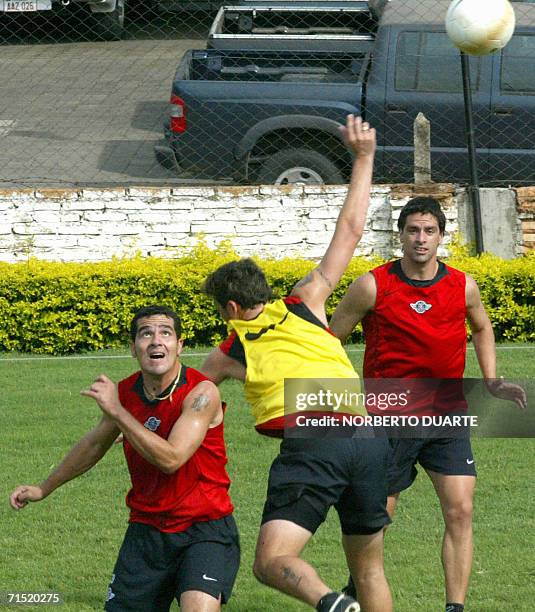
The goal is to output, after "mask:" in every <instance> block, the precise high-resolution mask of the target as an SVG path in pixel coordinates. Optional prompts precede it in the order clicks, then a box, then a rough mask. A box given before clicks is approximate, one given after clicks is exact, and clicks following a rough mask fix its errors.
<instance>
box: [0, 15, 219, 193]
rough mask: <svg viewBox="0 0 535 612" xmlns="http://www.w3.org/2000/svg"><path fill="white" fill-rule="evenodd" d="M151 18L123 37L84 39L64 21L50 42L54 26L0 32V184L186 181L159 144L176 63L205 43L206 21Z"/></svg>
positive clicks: (11, 185)
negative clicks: (18, 35) (160, 157)
mask: <svg viewBox="0 0 535 612" xmlns="http://www.w3.org/2000/svg"><path fill="white" fill-rule="evenodd" d="M177 24H180V27H179V26H178V25H177ZM208 24H209V22H208ZM142 25H144V26H145V27H142V26H141V25H140V24H139V23H138V24H130V27H129V31H128V34H127V36H128V39H127V40H123V41H117V42H80V41H76V40H73V36H71V37H70V39H69V38H66V37H65V35H64V34H61V33H60V31H59V29H58V36H57V37H56V40H51V38H54V36H53V35H52V34H51V26H46V27H45V29H40V30H39V32H37V31H35V29H34V30H33V31H32V36H31V38H29V39H28V38H27V39H26V40H24V39H22V40H20V39H16V40H9V38H8V39H7V40H5V39H4V40H2V39H1V38H0V40H1V41H2V42H3V44H2V45H1V46H0V74H1V75H2V77H1V79H0V99H1V105H0V138H1V146H0V187H39V186H50V187H58V186H66V187H69V186H86V185H112V184H116V185H143V184H170V183H172V182H177V178H176V177H175V176H174V174H173V173H172V172H171V171H168V170H165V169H163V168H161V167H160V166H159V165H158V164H157V163H156V162H155V159H154V154H153V146H154V144H156V143H157V142H158V141H160V140H161V138H162V121H163V117H164V115H165V114H166V112H167V107H168V101H169V93H170V87H171V79H172V76H173V74H174V70H175V68H176V65H177V63H178V61H179V59H180V57H181V56H182V54H183V53H184V51H185V50H186V49H190V48H194V47H197V48H200V47H203V46H204V38H205V34H206V30H205V29H204V24H201V26H199V22H198V21H197V20H196V21H192V22H191V23H190V25H189V26H188V23H187V22H183V21H180V22H178V21H177V20H176V19H175V20H174V21H168V22H160V23H157V24H156V25H154V24H148V23H147V21H145V22H144V24H142ZM148 25H150V27H148ZM194 26H196V27H194ZM46 28H48V29H46ZM177 30H181V31H177ZM156 36H158V37H159V39H155V37H156ZM171 36H174V37H175V38H174V39H170V37H171ZM81 37H82V36H79V38H81ZM12 38H13V36H12ZM28 40H31V42H30V43H29V42H28ZM178 182H182V181H180V180H178Z"/></svg>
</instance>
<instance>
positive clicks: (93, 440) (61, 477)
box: [9, 415, 119, 510]
mask: <svg viewBox="0 0 535 612" xmlns="http://www.w3.org/2000/svg"><path fill="white" fill-rule="evenodd" d="M118 434H119V429H118V428H117V426H116V425H115V423H114V422H113V421H112V420H111V419H109V418H108V417H107V416H105V415H104V416H103V417H102V418H101V420H100V421H99V423H98V424H97V425H96V426H95V427H94V428H93V429H92V430H91V431H89V432H88V433H87V434H86V435H85V436H84V437H83V438H82V439H81V440H80V441H79V442H78V443H77V444H75V446H73V447H72V449H71V450H70V451H69V452H68V453H67V455H65V457H64V458H63V460H62V461H61V463H60V464H59V465H58V467H57V468H56V469H55V470H54V471H53V472H51V474H50V475H49V476H48V478H47V479H46V480H44V481H43V482H42V483H41V484H40V485H20V486H18V487H17V488H16V489H15V490H14V491H13V493H12V494H11V496H10V498H9V501H10V504H11V506H12V508H15V510H20V509H21V508H24V506H26V504H27V503H28V502H36V501H41V500H42V499H44V498H45V497H47V496H48V495H50V493H52V491H54V490H55V489H57V488H58V487H60V486H61V485H62V484H65V483H66V482H68V481H69V480H72V479H73V478H76V477H77V476H80V474H83V473H84V472H87V471H88V470H89V469H91V468H92V467H93V466H94V465H95V464H96V463H97V462H98V461H100V459H102V457H103V456H104V455H105V454H106V452H107V451H108V449H109V448H110V446H111V445H112V444H113V442H114V440H115V439H116V438H117V435H118Z"/></svg>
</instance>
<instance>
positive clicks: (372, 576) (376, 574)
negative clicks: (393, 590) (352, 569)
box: [354, 563, 385, 593]
mask: <svg viewBox="0 0 535 612" xmlns="http://www.w3.org/2000/svg"><path fill="white" fill-rule="evenodd" d="M384 579H385V572H384V568H383V564H382V563H373V564H368V565H366V566H364V567H360V568H358V570H357V572H356V576H355V577H354V580H355V582H356V585H357V593H358V592H359V589H360V590H362V589H363V588H366V587H367V586H369V585H374V584H377V583H378V582H382V581H383V580H384Z"/></svg>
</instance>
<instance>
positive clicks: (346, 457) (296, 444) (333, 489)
mask: <svg viewBox="0 0 535 612" xmlns="http://www.w3.org/2000/svg"><path fill="white" fill-rule="evenodd" d="M389 459H390V446H389V444H388V441H387V439H386V438H371V439H353V438H337V439H313V438H308V439H293V438H289V439H285V440H283V442H282V443H281V448H280V453H279V455H278V457H277V458H276V459H275V461H274V462H273V464H272V466H271V470H270V472H269V483H268V492H267V501H266V503H265V506H264V513H263V516H262V523H263V524H264V523H267V522H268V521H272V520H287V521H291V522H292V523H295V524H296V525H299V526H301V527H304V528H305V529H308V531H310V532H311V533H314V532H315V531H316V529H317V528H318V527H319V526H320V524H321V523H322V522H323V521H324V520H325V518H326V516H327V512H328V511H329V508H330V507H331V506H334V507H335V508H336V511H337V512H338V515H339V517H340V525H341V528H342V533H344V534H345V535H358V534H362V535H365V534H371V533H376V532H377V531H380V530H381V529H382V528H383V527H384V526H385V525H387V524H388V523H390V519H389V518H388V514H387V512H386V497H387V469H388V465H389Z"/></svg>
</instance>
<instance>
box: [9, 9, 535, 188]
mask: <svg viewBox="0 0 535 612" xmlns="http://www.w3.org/2000/svg"><path fill="white" fill-rule="evenodd" d="M448 6H449V2H448V1H443V0H418V1H416V0H390V2H388V1H387V0H370V2H365V1H357V0H353V1H347V0H316V1H314V0H293V1H290V0H288V1H281V0H271V1H269V0H263V1H260V0H249V1H247V0H240V1H238V0H235V2H233V3H230V4H229V5H224V4H223V3H219V2H209V1H207V2H203V1H200V2H188V1H183V0H101V1H98V2H93V1H90V0H72V1H68V0H63V1H56V0H0V74H1V75H2V80H1V86H0V87H1V95H2V106H1V108H0V136H1V139H2V147H0V185H2V186H3V187H5V188H12V187H16V188H20V187H28V188H32V189H33V188H39V187H59V188H61V187H78V186H128V185H174V184H199V183H201V184H202V183H204V184H214V183H218V182H223V183H230V184H236V183H253V184H257V183H281V184H285V183H294V182H300V183H318V182H320V183H321V182H324V183H342V182H345V181H346V180H347V178H348V173H349V170H350V167H351V158H350V156H349V155H348V153H347V151H346V149H345V147H344V146H343V144H342V142H341V140H340V135H339V130H338V126H339V125H340V124H342V123H343V122H344V121H345V116H346V115H347V114H348V113H357V114H361V115H363V116H364V117H365V118H366V120H367V121H369V122H370V123H371V124H372V125H373V126H374V127H375V128H376V129H377V133H378V143H379V147H378V153H377V161H376V168H375V177H376V180H377V181H378V182H379V181H381V182H412V180H413V176H414V152H413V123H414V120H415V118H416V116H417V115H418V113H420V112H421V113H423V114H424V115H425V116H426V117H427V119H428V120H429V121H430V126H431V177H432V180H434V181H437V182H438V181H448V182H452V181H454V182H465V181H467V180H468V178H469V168H468V161H467V159H468V156H467V153H466V135H465V128H464V104H463V95H462V80H461V63H460V59H459V53H458V51H457V50H456V49H455V48H454V47H453V45H452V44H451V42H450V41H449V39H448V38H447V36H446V34H445V32H444V17H445V14H446V10H447V8H448ZM513 6H514V9H515V14H516V22H517V27H516V31H515V36H514V37H513V39H512V41H511V42H510V43H509V44H508V45H507V47H506V48H505V49H504V50H503V51H502V52H496V53H494V54H492V55H489V56H485V57H482V58H475V57H472V58H471V59H470V66H471V79H472V96H473V104H474V121H475V139H476V145H477V147H478V156H477V157H478V171H479V177H480V182H481V184H482V185H492V184H506V185H507V184H513V185H520V184H535V145H534V143H535V3H533V2H513Z"/></svg>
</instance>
